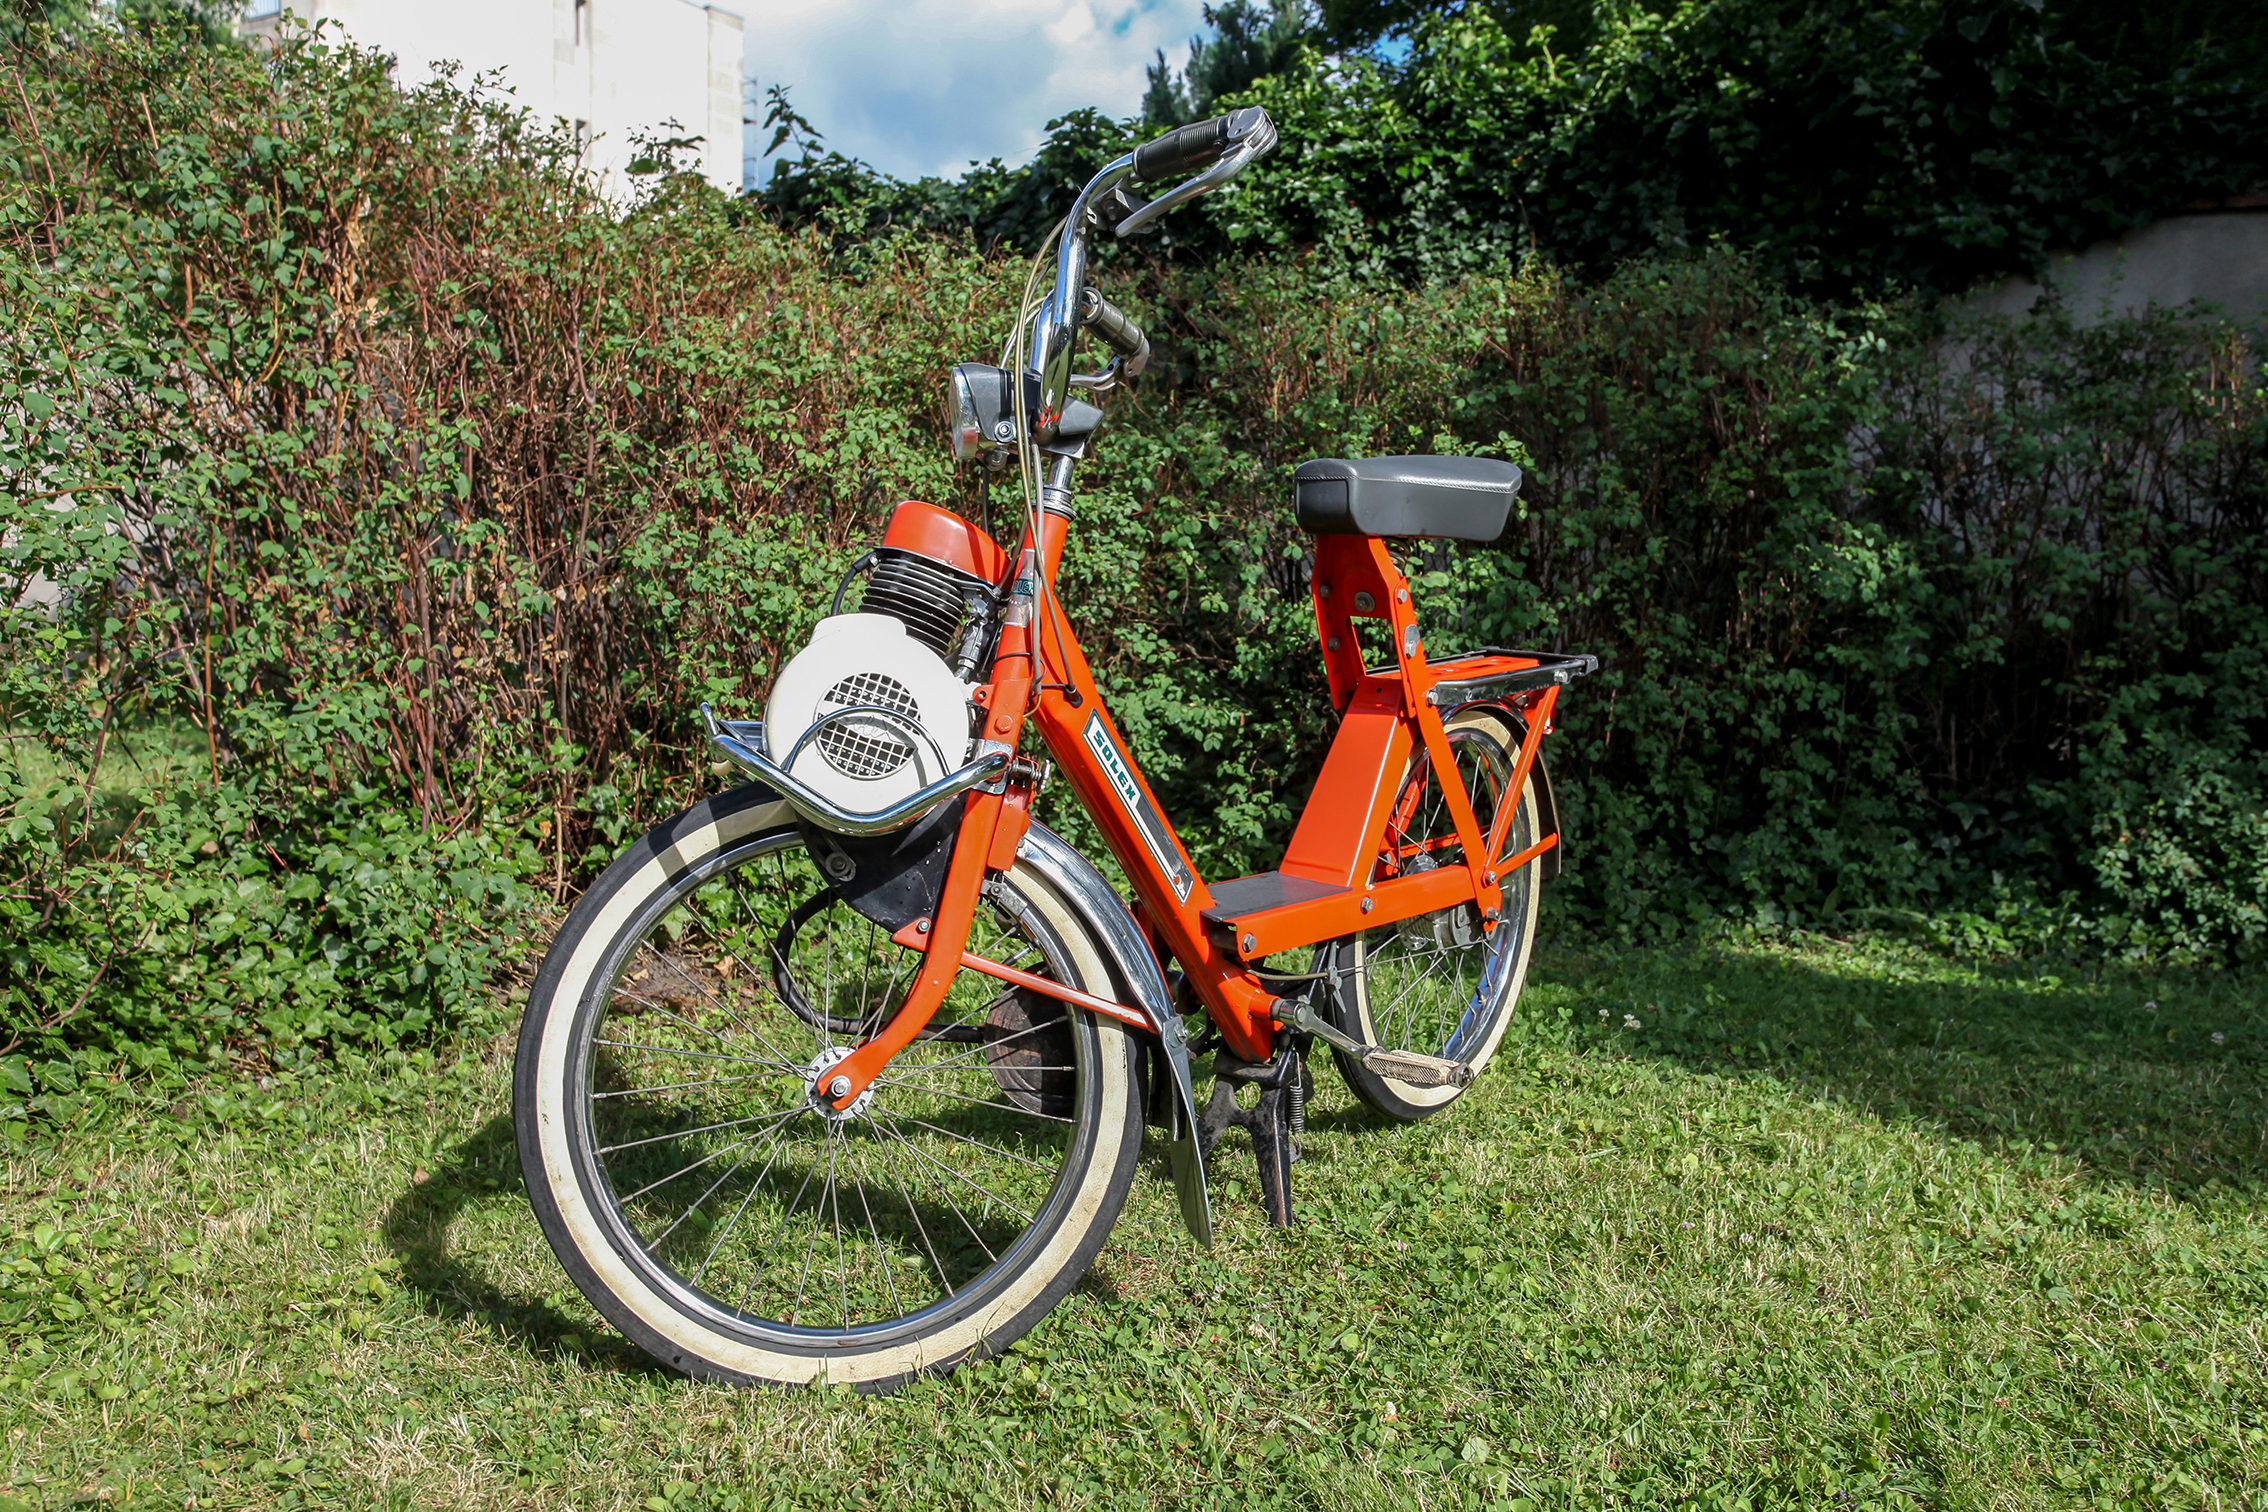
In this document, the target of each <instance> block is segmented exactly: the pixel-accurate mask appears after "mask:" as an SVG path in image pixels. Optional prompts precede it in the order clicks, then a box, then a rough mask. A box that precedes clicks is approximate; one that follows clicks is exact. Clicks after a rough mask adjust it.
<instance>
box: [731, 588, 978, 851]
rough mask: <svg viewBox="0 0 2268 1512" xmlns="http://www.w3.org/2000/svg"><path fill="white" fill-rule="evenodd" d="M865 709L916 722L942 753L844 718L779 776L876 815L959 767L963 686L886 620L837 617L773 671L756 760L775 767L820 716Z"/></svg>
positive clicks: (969, 743) (970, 739)
mask: <svg viewBox="0 0 2268 1512" xmlns="http://www.w3.org/2000/svg"><path fill="white" fill-rule="evenodd" d="M861 704H871V705H879V706H881V707H882V708H886V709H891V710H894V711H896V712H897V713H899V714H902V715H904V716H905V717H906V718H908V719H911V720H913V721H914V722H916V723H917V724H919V725H920V726H921V727H922V729H924V730H926V731H927V732H928V733H929V738H930V739H931V740H934V741H935V742H937V749H938V751H941V752H943V753H944V757H945V767H944V770H943V771H940V770H937V761H936V757H935V755H933V754H932V753H931V751H930V749H929V747H928V746H927V745H921V746H920V747H919V749H918V751H917V749H916V742H915V741H914V739H913V738H912V736H911V735H910V734H909V733H908V732H907V731H906V730H905V729H904V728H902V727H901V726H899V725H898V724H896V723H895V722H893V721H890V720H884V719H876V718H873V717H871V716H869V717H863V718H862V717H861V716H859V715H855V714H854V715H851V716H849V717H848V718H845V719H838V720H836V721H835V722H834V723H832V724H830V725H828V726H827V727H826V728H825V729H823V730H821V731H820V732H819V733H818V735H817V736H816V737H815V738H814V739H813V740H812V742H811V743H810V744H809V745H807V746H805V747H804V748H803V754H802V755H801V756H799V757H797V758H796V761H795V764H794V765H793V766H789V767H788V770H789V771H790V772H792V773H794V774H795V777H796V779H797V780H798V781H801V782H803V783H806V784H808V785H809V786H810V787H811V788H812V789H813V790H814V791H816V792H818V793H819V794H821V795H822V796H824V797H826V798H828V799H829V800H831V801H833V802H835V803H838V804H841V805H842V806H843V807H844V808H846V809H850V810H853V811H855V812H860V813H868V812H872V811H873V810H875V809H879V808H885V807H887V806H889V805H890V804H893V803H895V802H897V801H898V800H899V799H901V798H904V797H907V796H909V795H911V794H913V793H915V792H918V791H919V790H920V789H922V788H924V787H927V786H928V785H929V784H930V783H932V782H935V781H936V780H937V779H938V778H940V777H942V776H944V775H945V773H946V772H950V771H952V770H954V769H955V768H957V767H962V766H966V765H967V764H968V760H969V752H970V749H971V747H973V746H974V745H975V743H976V737H975V736H974V735H973V734H971V733H970V730H969V723H970V721H969V685H968V684H966V683H964V682H962V681H961V680H960V679H959V678H957V677H955V676H954V675H953V672H952V669H951V668H949V667H947V666H946V665H945V659H944V658H943V657H941V656H939V655H938V654H937V653H936V652H934V651H932V650H930V649H929V648H928V647H927V646H925V645H923V644H922V643H921V642H920V641H917V640H915V639H914V638H913V637H912V636H910V635H908V634H906V627H905V625H904V624H902V623H901V622H900V621H898V620H897V619H895V618H893V617H892V616H890V615H887V614H837V615H832V616H830V617H829V618H827V619H823V620H821V621H820V622H819V628H818V629H817V630H815V631H814V632H812V636H811V644H810V645H808V646H805V647H804V648H803V649H802V650H801V651H798V652H797V653H796V654H795V656H794V657H793V658H791V659H790V660H789V662H788V664H787V665H786V666H785V667H783V668H781V669H780V675H779V678H778V679H777V680H776V681H775V682H774V683H773V684H772V696H771V698H770V699H769V700H767V701H766V703H765V705H764V745H765V754H766V755H768V756H770V757H771V758H772V760H774V761H776V762H778V763H780V764H781V765H783V766H786V765H787V757H788V752H790V751H792V750H794V749H795V743H796V742H797V741H798V740H801V739H802V738H803V733H804V731H806V730H808V729H810V728H811V726H812V725H813V724H815V723H816V722H817V721H818V720H819V718H820V717H821V716H822V715H825V714H828V713H831V712H833V711H834V710H836V709H841V708H848V707H852V706H855V705H861Z"/></svg>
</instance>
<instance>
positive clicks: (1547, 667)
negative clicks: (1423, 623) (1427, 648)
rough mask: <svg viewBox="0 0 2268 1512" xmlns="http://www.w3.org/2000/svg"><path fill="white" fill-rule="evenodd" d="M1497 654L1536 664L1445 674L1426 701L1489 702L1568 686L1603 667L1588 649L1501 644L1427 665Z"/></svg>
mask: <svg viewBox="0 0 2268 1512" xmlns="http://www.w3.org/2000/svg"><path fill="white" fill-rule="evenodd" d="M1496 657H1518V658H1520V659H1522V660H1524V661H1533V662H1534V663H1535V665H1534V666H1532V667H1517V668H1513V669H1511V670H1509V671H1503V672H1496V671H1490V672H1483V673H1481V674H1479V675H1478V676H1474V677H1445V678H1443V679H1442V680H1441V681H1440V682H1437V683H1435V684H1434V685H1433V686H1432V687H1430V688H1428V689H1426V693H1425V700H1426V702H1427V703H1430V704H1432V705H1433V706H1434V707H1435V708H1437V709H1439V708H1448V707H1452V706H1456V705H1461V704H1470V703H1485V702H1488V701H1490V700H1493V699H1500V698H1510V697H1512V696H1513V695H1514V694H1516V693H1533V692H1534V691H1535V690H1536V689H1538V688H1564V687H1566V686H1567V685H1568V684H1569V683H1571V682H1573V681H1574V680H1575V679H1576V678H1578V677H1589V676H1590V675H1591V674H1592V673H1594V672H1596V671H1598V670H1599V659H1598V658H1597V657H1595V656H1593V655H1591V654H1590V653H1589V652H1588V651H1576V652H1572V653H1562V652H1558V651H1509V650H1506V649H1504V648H1503V647H1501V646H1487V647H1484V648H1482V649H1481V650H1478V651H1468V652H1466V653H1465V654H1464V655H1462V656H1446V657H1443V658H1442V659H1441V660H1439V661H1429V662H1427V663H1426V665H1427V666H1429V667H1447V666H1454V665H1456V664H1457V663H1459V662H1468V661H1482V660H1486V659H1491V658H1496Z"/></svg>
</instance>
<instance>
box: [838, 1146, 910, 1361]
mask: <svg viewBox="0 0 2268 1512" xmlns="http://www.w3.org/2000/svg"><path fill="white" fill-rule="evenodd" d="M843 1150H844V1153H845V1154H848V1153H849V1150H850V1141H849V1140H847V1139H846V1140H845V1141H844V1142H843ZM872 1179H873V1178H871V1177H870V1176H868V1175H867V1173H866V1162H865V1161H863V1160H861V1161H860V1162H859V1163H858V1205H859V1207H860V1209H861V1210H863V1211H864V1212H865V1214H866V1231H867V1233H869V1234H871V1235H872V1236H873V1237H874V1259H875V1262H876V1263H877V1264H879V1265H880V1266H881V1267H882V1281H883V1284H884V1285H886V1286H888V1287H889V1288H890V1305H891V1306H892V1307H893V1308H895V1309H897V1313H898V1316H899V1317H901V1318H902V1317H904V1316H905V1315H906V1304H905V1302H904V1300H903V1299H902V1298H900V1297H899V1296H898V1278H897V1276H896V1275H895V1274H894V1273H893V1268H892V1267H891V1264H890V1254H889V1251H888V1250H887V1249H885V1248H884V1247H883V1244H882V1227H881V1225H880V1224H878V1223H876V1222H875V1221H874V1204H873V1203H871V1202H869V1201H867V1200H866V1188H867V1186H868V1185H869V1184H870V1183H871V1181H872ZM843 1326H844V1327H845V1328H848V1327H850V1321H849V1319H848V1318H847V1317H846V1318H845V1319H844V1322H843Z"/></svg>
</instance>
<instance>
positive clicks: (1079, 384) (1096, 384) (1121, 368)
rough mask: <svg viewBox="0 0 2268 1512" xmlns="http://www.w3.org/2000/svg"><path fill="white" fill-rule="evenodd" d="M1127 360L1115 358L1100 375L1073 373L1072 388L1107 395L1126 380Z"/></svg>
mask: <svg viewBox="0 0 2268 1512" xmlns="http://www.w3.org/2000/svg"><path fill="white" fill-rule="evenodd" d="M1125 369H1126V359H1125V358H1123V357H1113V358H1111V359H1110V366H1109V367H1106V368H1104V369H1103V370H1102V371H1101V372H1099V373H1073V374H1072V375H1071V387H1073V388H1074V389H1078V390H1080V391H1081V392H1084V393H1089V394H1107V393H1109V392H1110V391H1111V390H1112V389H1114V388H1117V387H1118V385H1119V384H1120V383H1121V382H1122V381H1124V380H1125V379H1126V371H1125Z"/></svg>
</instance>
